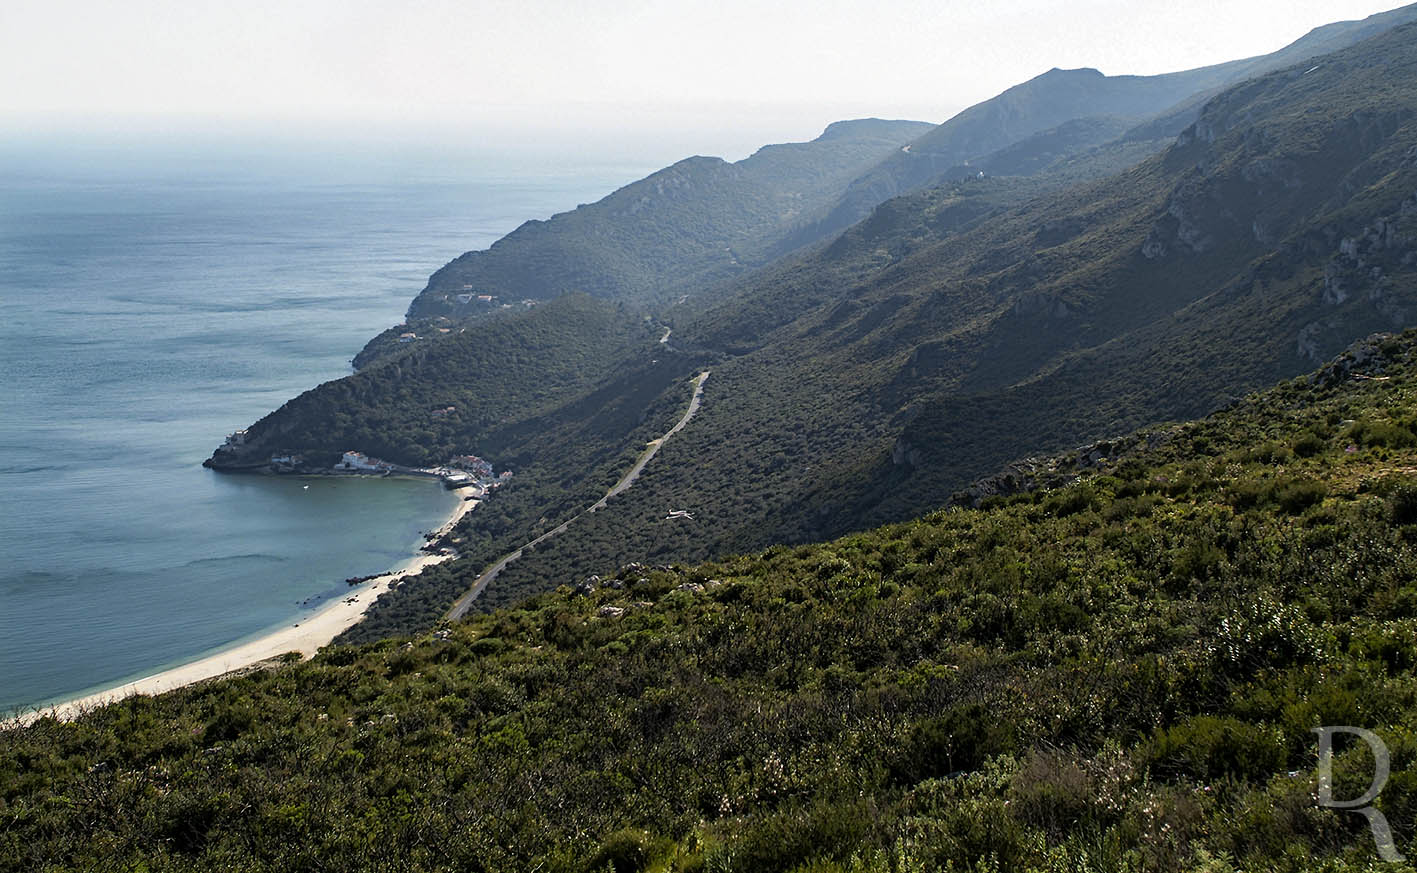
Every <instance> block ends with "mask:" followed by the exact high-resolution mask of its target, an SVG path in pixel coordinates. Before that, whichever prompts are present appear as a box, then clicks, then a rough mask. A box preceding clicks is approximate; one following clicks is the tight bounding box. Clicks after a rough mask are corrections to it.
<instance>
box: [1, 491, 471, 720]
mask: <svg viewBox="0 0 1417 873" xmlns="http://www.w3.org/2000/svg"><path fill="white" fill-rule="evenodd" d="M479 503H480V501H477V500H463V501H462V502H461V503H459V504H458V505H457V507H456V508H455V509H454V511H453V514H452V516H451V517H450V518H449V519H448V521H447V522H446V523H445V524H444V525H443V526H442V527H441V528H439V530H438V533H439V535H442V534H443V533H446V532H447V531H449V530H451V529H452V527H453V526H454V525H456V524H457V523H458V522H459V521H460V520H461V519H462V517H463V516H464V515H467V514H468V513H469V512H471V511H472V510H473V509H474V508H476V507H477V506H478V504H479ZM449 559H450V556H448V555H419V556H417V557H414V558H410V559H409V560H407V561H405V562H404V563H402V564H400V565H399V566H398V567H396V568H395V569H393V570H391V571H389V572H388V573H385V574H384V575H382V576H378V577H376V578H374V579H371V580H369V581H368V582H365V583H363V584H361V585H359V586H357V587H354V588H351V589H350V590H349V592H348V593H347V594H344V595H342V596H341V597H340V598H339V599H338V600H335V601H333V602H331V603H328V604H326V605H325V606H324V607H322V608H320V609H319V610H318V611H316V612H315V613H314V614H312V615H309V616H306V617H304V618H302V619H301V621H300V622H299V623H294V624H292V625H290V626H288V627H283V628H280V629H279V630H275V631H272V632H271V633H268V634H266V635H265V636H262V637H259V638H258V639H254V640H250V641H249V642H245V643H242V644H240V645H237V646H235V647H233V648H230V649H226V650H224V651H221V652H217V653H216V654H214V655H208V656H207V657H204V658H200V659H198V660H196V661H192V662H190V663H187V664H182V665H181V666H178V667H173V668H172V669H170V670H164V671H162V672H161V673H155V674H153V675H151V676H146V677H144V678H142V679H138V680H135V681H133V682H125V683H124V684H122V685H116V686H114V687H112V688H106V689H104V690H103V691H99V692H96V693H94V694H88V695H85V696H84V697H80V698H77V699H75V700H70V701H66V702H64V703H59V704H55V705H53V706H47V707H42V708H40V709H38V710H36V711H34V712H31V713H27V714H25V715H22V716H20V718H19V723H20V724H28V723H30V722H32V721H34V720H36V719H38V718H40V717H42V716H45V715H53V716H55V717H56V718H60V719H67V718H74V717H75V716H78V715H80V714H82V713H84V712H87V711H89V710H92V709H94V708H96V707H98V706H101V705H103V704H107V703H113V702H115V701H118V700H122V699H123V698H125V697H128V696H131V695H134V694H148V695H152V694H162V693H163V692H165V691H172V690H174V689H177V688H181V687H183V686H184V685H191V684H192V683H194V682H201V681H202V680H204V679H212V678H215V677H217V676H222V675H225V674H227V673H231V672H234V671H237V670H243V669H246V668H248V667H251V666H253V665H255V664H259V663H261V662H262V661H268V660H271V659H272V658H278V657H280V656H281V655H284V654H286V653H287V652H299V653H300V655H301V657H304V658H308V657H310V656H311V655H314V654H315V653H316V652H318V651H319V650H320V649H321V647H323V646H327V645H329V643H330V641H331V640H333V639H334V638H335V637H337V636H339V635H340V634H341V633H342V632H344V631H345V630H347V629H349V628H351V627H353V626H354V625H356V624H358V623H359V621H360V619H362V618H364V613H365V612H366V611H367V610H368V609H369V607H370V605H371V604H373V603H374V601H375V600H376V599H377V598H378V597H379V595H380V594H383V593H384V592H386V591H388V590H389V588H390V587H391V586H392V585H393V584H394V583H396V582H398V580H400V579H402V578H403V577H405V576H412V575H416V574H417V573H418V572H419V571H421V570H422V569H423V568H424V567H428V566H431V565H433V564H438V563H441V562H443V561H446V560H449Z"/></svg>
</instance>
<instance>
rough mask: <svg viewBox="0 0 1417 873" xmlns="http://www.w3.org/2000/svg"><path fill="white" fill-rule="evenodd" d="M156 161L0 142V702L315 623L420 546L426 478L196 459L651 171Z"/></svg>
mask: <svg viewBox="0 0 1417 873" xmlns="http://www.w3.org/2000/svg"><path fill="white" fill-rule="evenodd" d="M142 157H143V158H144V160H142V161H136V162H135V161H105V160H102V159H95V157H94V155H93V154H91V153H84V154H83V155H82V160H79V159H78V158H75V159H74V160H72V161H67V162H66V160H65V158H64V156H63V155H62V154H60V155H57V156H56V154H55V153H54V152H52V151H47V152H44V153H43V154H38V153H28V154H27V153H25V152H24V151H23V150H18V151H16V150H11V151H5V152H0V380H3V392H2V393H0V712H4V711H12V710H15V709H17V708H22V707H30V706H36V705H39V704H43V703H48V702H53V701H58V700H63V699H69V698H72V697H75V696H78V695H80V694H82V693H85V692H87V691H91V690H95V689H99V688H104V687H109V686H111V685H114V684H117V683H119V682H123V681H127V680H130V679H134V678H138V677H140V676H143V675H147V674H150V673H153V672H156V671H157V670H160V669H163V668H165V667H168V666H172V665H175V664H179V663H182V662H185V661H188V660H192V659H194V658H196V657H198V656H201V655H204V654H207V653H210V652H212V651H216V650H219V649H221V648H226V647H229V646H231V645H234V644H236V643H239V642H241V641H243V640H245V639H249V638H251V637H254V636H257V635H260V634H261V633H263V632H266V631H269V630H270V629H273V628H275V627H279V626H281V625H284V624H286V623H289V622H292V621H299V616H300V615H302V614H304V613H305V612H306V611H307V610H310V609H313V608H314V607H316V606H318V605H319V604H320V603H323V602H324V601H326V600H328V599H329V598H331V597H334V596H337V595H338V594H339V593H340V592H341V590H342V589H343V588H344V584H343V581H342V580H343V579H345V578H346V577H349V576H355V575H367V574H372V573H376V572H380V571H383V570H386V569H388V568H390V567H392V566H394V565H396V564H398V563H399V562H401V561H402V560H404V559H406V558H408V557H410V556H411V555H412V554H413V551H414V549H415V548H416V547H417V546H418V545H419V543H420V541H421V536H420V534H421V532H422V531H425V530H430V529H432V528H434V527H437V526H438V525H439V524H441V522H442V521H443V520H444V519H445V518H446V517H447V515H448V514H449V513H450V512H451V510H452V508H453V506H454V505H455V501H456V500H457V498H456V497H455V496H453V495H451V494H449V493H448V492H445V491H443V490H442V489H440V488H438V487H437V486H436V485H434V484H431V483H425V482H415V481H395V480H350V479H340V480H322V479H314V480H305V481H300V480H289V479H280V478H265V477H252V476H232V475H221V474H216V473H212V472H210V471H208V470H205V469H203V468H202V467H201V466H200V464H201V461H202V460H203V459H204V458H205V457H206V456H207V455H208V454H210V452H211V450H212V449H213V448H214V447H215V446H216V445H217V444H218V443H219V442H220V441H221V440H222V438H223V437H224V435H225V434H226V433H228V432H230V431H232V430H235V429H237V428H240V427H245V426H246V425H247V424H249V423H250V422H252V421H254V420H255V419H257V418H259V417H260V416H261V415H263V414H264V413H266V412H268V411H270V410H271V409H274V408H275V407H277V406H279V405H280V404H281V403H283V402H284V401H285V400H287V399H289V398H290V397H292V396H294V395H295V394H297V393H299V392H300V391H302V390H305V389H307V388H310V387H313V386H314V385H315V384H317V383H319V382H321V381H324V380H327V379H333V378H338V377H339V376H341V375H344V374H345V373H347V372H349V363H348V362H349V360H350V358H351V357H352V356H353V355H354V354H355V353H356V352H357V351H358V350H359V348H360V347H361V346H362V345H363V343H364V342H365V341H366V340H367V339H368V338H369V337H371V336H373V335H374V334H375V333H377V332H378V331H380V330H382V329H383V328H385V327H387V326H389V325H390V324H393V323H396V322H398V321H399V320H400V319H401V318H402V314H403V311H404V309H405V308H406V307H407V305H408V302H409V301H410V300H411V299H412V297H413V296H414V295H415V294H416V293H417V292H418V290H419V289H421V288H422V287H423V284H424V283H425V282H426V280H427V277H428V275H429V274H430V273H431V272H432V271H433V270H435V269H437V268H438V267H439V266H441V265H442V264H443V263H445V262H446V261H447V260H449V259H450V258H452V257H453V256H455V255H457V254H459V253H461V252H462V251H465V250H469V249H477V248H483V247H485V246H487V245H489V244H490V243H491V242H493V241H494V240H495V239H497V238H498V237H500V236H502V235H503V234H505V233H507V232H508V231H510V230H511V229H513V228H514V227H515V226H516V225H517V224H519V223H520V222H521V221H523V220H525V219H529V218H537V217H546V216H549V215H550V214H552V213H554V212H557V211H562V210H565V209H570V208H573V207H574V206H575V205H576V204H577V203H579V202H583V201H590V200H594V199H598V198H599V197H600V196H603V195H604V194H605V193H608V192H609V191H610V190H612V189H613V188H615V187H616V186H618V185H620V184H624V183H625V182H627V181H629V180H631V179H633V178H636V177H637V176H639V175H643V174H644V172H645V168H644V167H638V166H626V165H625V163H624V162H618V161H615V160H604V161H600V162H598V163H596V162H589V161H584V160H582V161H580V162H579V163H575V162H567V161H550V162H547V163H546V164H544V165H540V166H538V165H534V164H528V163H520V164H519V163H516V162H507V161H498V160H495V159H481V160H457V161H455V160H451V159H444V157H439V158H438V159H437V160H428V161H422V162H409V161H408V160H406V157H407V156H406V155H403V156H395V157H391V158H390V159H388V160H374V161H359V162H351V163H347V164H344V165H339V166H335V167H330V166H325V165H322V164H321V162H320V161H319V160H318V153H317V152H312V151H306V152H303V153H302V154H300V155H293V156H292V159H291V160H289V161H283V160H282V159H281V156H279V155H277V156H274V157H272V156H269V155H267V156H263V158H262V159H261V160H260V161H255V162H244V163H242V162H234V163H231V164H228V163H224V162H222V161H218V160H210V161H203V160H199V159H198V160H194V159H193V156H192V155H177V156H172V155H166V156H165V155H164V154H163V153H162V151H161V149H160V148H155V149H154V150H153V151H152V152H150V153H144V154H143V155H142ZM199 157H200V156H199ZM395 158H397V159H395ZM410 166H413V167H414V168H415V169H416V171H415V172H411V171H409V169H408V168H409V167H410ZM316 169H318V170H319V171H318V172H316V171H315V170H316ZM350 448H357V447H350ZM473 449H475V447H470V450H473ZM304 485H309V486H310V487H309V488H305V487H303V486H304Z"/></svg>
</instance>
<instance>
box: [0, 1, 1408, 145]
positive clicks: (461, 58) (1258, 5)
mask: <svg viewBox="0 0 1417 873" xmlns="http://www.w3.org/2000/svg"><path fill="white" fill-rule="evenodd" d="M1396 5H1398V4H1396V3H1394V2H1393V0H1223V2H1212V0H1160V2H1158V0H1066V2H1062V0H1010V2H1007V3H1003V2H997V3H996V2H954V0H937V2H915V0H876V2H864V0H791V2H781V3H769V2H763V0H713V2H700V0H680V2H633V0H596V2H550V0H465V2H445V0H400V2H382V0H308V2H302V0H279V2H269V0H181V2H159V0H3V2H0V125H3V126H4V127H5V128H8V129H10V130H12V131H13V130H16V129H19V128H22V127H26V126H29V127H33V126H35V125H36V124H48V123H54V122H72V121H74V120H75V119H96V120H95V121H94V123H95V124H97V123H100V122H101V123H104V124H122V123H126V122H125V119H142V120H145V121H147V122H157V123H170V122H168V121H164V119H172V118H179V119H182V120H183V121H184V123H185V122H195V121H203V120H206V121H211V120H221V121H222V122H224V123H225V122H231V121H256V122H269V121H278V122H282V123H289V122H292V121H299V122H300V123H302V124H308V125H313V126H318V125H324V124H333V125H343V126H345V127H346V128H347V127H348V126H349V125H350V124H351V123H352V122H353V123H357V124H360V125H362V124H366V123H373V124H374V125H375V126H379V127H390V126H398V125H406V126H408V128H409V129H414V128H421V127H426V126H428V125H430V124H434V123H437V124H442V123H445V122H457V123H458V124H460V125H461V126H463V127H465V128H466V129H468V130H474V131H480V132H481V133H482V135H485V136H487V137H490V138H493V139H497V138H501V139H503V140H509V141H513V142H514V141H516V139H517V138H518V137H528V138H530V137H534V136H539V135H546V136H566V135H571V136H575V135H584V136H586V137H587V138H588V139H592V140H596V139H606V138H613V137H615V136H623V135H625V134H626V133H637V132H640V131H643V130H646V129H650V128H657V129H658V130H659V131H660V132H661V133H662V134H663V135H665V136H668V137H671V138H672V137H674V136H678V135H685V136H692V137H697V140H696V141H699V142H703V143H704V148H700V149H698V150H699V151H708V152H713V151H714V150H715V148H717V152H718V153H725V152H730V153H731V152H733V151H735V150H738V151H742V150H744V149H745V148H746V146H747V145H748V144H749V143H758V142H764V141H772V140H785V139H807V138H810V137H812V136H813V135H815V134H816V132H817V131H818V130H819V129H820V128H821V127H822V126H823V125H824V124H825V123H826V122H827V121H830V120H832V119H836V118H846V117H859V116H866V115H875V116H883V117H897V118H918V119H921V120H926V121H936V122H938V121H943V120H944V119H946V118H947V117H949V116H950V115H951V114H953V113H954V112H955V111H957V110H959V109H960V108H963V107H964V106H967V105H969V104H971V103H974V102H977V101H979V100H982V99H985V98H987V97H990V96H992V95H993V94H996V93H998V92H999V91H1001V90H1003V89H1004V88H1006V87H1008V86H1009V85H1012V84H1015V83H1017V82H1020V81H1023V80H1024V79H1027V78H1030V77H1032V76H1034V75H1037V74H1038V73H1040V72H1043V71H1045V70H1047V69H1049V68H1050V67H1054V66H1058V67H1080V66H1092V67H1097V68H1099V69H1101V70H1102V71H1103V72H1105V73H1111V74H1117V73H1159V72H1167V71H1172V70H1178V69H1185V68H1189V67H1194V66H1200V65H1203V64H1211V63H1217V62H1220V61H1225V60H1231V59H1234V58H1239V57H1246V56H1250V55H1255V54H1261V53H1264V52H1269V51H1272V50H1274V49H1277V48H1279V47H1281V46H1283V45H1284V44H1286V43H1288V42H1291V41H1293V40H1294V39H1296V38H1298V37H1299V36H1302V35H1303V34H1304V33H1305V32H1306V31H1308V30H1309V29H1310V28H1312V27H1314V26H1317V25H1319V24H1324V23H1327V22H1330V21H1337V20H1343V19H1350V18H1361V17H1364V16H1366V15H1369V14H1371V13H1373V12H1378V11H1382V10H1384V9H1389V8H1394V7H1395V6H1396Z"/></svg>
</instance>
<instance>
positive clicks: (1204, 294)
mask: <svg viewBox="0 0 1417 873" xmlns="http://www.w3.org/2000/svg"><path fill="white" fill-rule="evenodd" d="M1413 35H1414V30H1413V29H1412V28H1411V27H1408V28H1404V29H1399V30H1397V31H1394V32H1392V33H1390V34H1388V35H1386V36H1384V37H1380V38H1378V39H1376V40H1374V41H1371V42H1369V43H1366V44H1364V45H1362V46H1359V47H1356V48H1354V49H1351V50H1348V51H1345V52H1343V53H1340V54H1338V55H1333V56H1330V57H1329V59H1328V60H1327V61H1326V62H1325V64H1324V66H1323V67H1321V68H1320V69H1319V70H1316V71H1314V72H1311V73H1308V74H1307V75H1305V74H1304V72H1305V70H1306V69H1307V67H1305V68H1296V69H1293V70H1290V71H1283V72H1280V73H1275V74H1271V75H1270V76H1267V77H1264V78H1262V79H1259V80H1255V81H1254V82H1253V83H1250V84H1247V85H1243V86H1239V87H1237V88H1236V89H1233V90H1231V91H1229V92H1226V94H1224V95H1222V96H1220V97H1218V98H1217V99H1216V100H1215V101H1213V102H1212V103H1211V104H1210V105H1209V106H1208V107H1207V110H1206V113H1205V115H1204V116H1203V117H1202V118H1201V119H1200V120H1199V121H1198V122H1197V124H1196V125H1195V126H1194V128H1193V130H1192V131H1191V132H1189V133H1187V134H1185V135H1183V136H1182V137H1181V139H1180V140H1178V142H1177V143H1176V144H1175V145H1173V147H1172V148H1170V149H1168V150H1167V151H1166V152H1165V153H1164V154H1162V155H1158V156H1157V157H1155V158H1153V159H1151V160H1149V161H1147V162H1145V163H1143V164H1142V165H1140V166H1138V167H1136V168H1134V169H1132V170H1129V171H1126V172H1124V173H1122V174H1120V175H1117V176H1113V177H1110V178H1107V179H1103V180H1100V181H1096V182H1091V183H1086V184H1083V185H1080V186H1075V187H1071V188H1066V189H1063V190H1057V191H1054V192H1052V193H1048V194H1045V195H1043V196H1039V197H1037V198H1036V199H1034V200H1032V201H1029V202H1027V203H1025V204H1024V205H1022V206H1016V207H1012V208H1005V209H1004V210H1003V211H1002V212H991V211H990V209H989V206H990V203H991V201H992V200H995V199H1000V198H1002V199H1005V200H1007V198H1008V196H1009V192H1010V189H1011V186H1014V185H1018V184H1028V180H1021V181H1020V180H1009V179H982V180H974V181H972V182H968V183H962V184H960V185H955V186H950V187H947V188H939V189H934V190H932V191H929V192H923V193H922V194H919V195H913V196H912V197H910V198H906V199H905V200H903V201H893V202H892V203H890V204H887V205H886V206H884V207H882V208H881V209H880V210H877V213H876V214H875V216H873V217H872V218H871V219H868V220H867V221H865V222H863V223H862V224H860V225H858V226H857V227H855V228H853V229H852V230H851V231H849V232H848V233H847V234H845V235H844V236H843V237H842V238H841V239H839V240H838V241H836V242H835V243H833V244H832V245H831V246H829V247H827V248H826V249H824V250H823V251H821V252H818V253H815V254H813V255H811V256H808V257H803V258H798V259H795V260H793V261H791V262H789V263H784V264H782V265H777V266H774V267H772V268H769V269H768V270H766V271H764V272H763V273H761V274H760V275H759V276H756V277H754V278H753V280H752V281H749V282H746V283H744V284H742V285H741V286H740V287H739V289H738V293H737V296H736V297H734V298H733V299H731V300H729V301H727V302H725V303H723V304H721V305H719V306H717V307H714V308H712V309H710V310H709V311H708V312H706V313H704V314H703V315H700V316H698V317H688V318H686V320H685V321H684V323H682V324H679V325H678V327H676V332H675V335H674V337H673V339H672V340H671V344H675V343H678V344H679V347H680V348H682V349H685V350H688V349H697V350H705V349H709V350H715V351H717V352H719V353H721V354H722V355H723V356H724V357H723V360H722V361H721V362H720V363H718V364H716V365H715V370H714V377H713V380H712V382H711V383H710V384H709V386H708V390H707V392H706V394H705V400H704V409H703V411H702V412H701V413H700V415H699V417H698V418H697V419H696V420H695V424H694V428H693V429H692V430H691V431H687V432H686V434H685V436H686V437H690V438H688V439H684V440H681V441H680V442H679V443H678V444H676V445H669V446H667V447H666V448H665V451H664V452H663V453H662V454H661V456H660V457H659V458H658V459H657V464H656V467H655V468H654V469H653V470H650V471H647V473H646V476H645V477H644V480H643V481H642V482H641V484H640V485H639V486H638V487H637V488H636V490H635V491H634V492H632V493H630V494H627V495H625V496H624V497H623V498H621V499H620V500H619V501H618V502H617V503H612V505H611V507H610V510H611V511H610V512H607V513H605V514H603V516H601V517H598V518H597V519H596V526H587V527H583V528H581V529H580V530H579V531H578V532H572V533H573V535H572V536H570V537H567V538H563V539H559V540H557V541H554V542H552V543H550V544H548V545H547V547H546V548H544V549H541V550H538V553H537V554H536V555H535V556H533V557H532V559H531V560H524V561H522V562H519V564H518V565H517V566H516V567H515V568H513V570H512V571H511V572H510V573H508V574H507V575H506V576H505V577H504V578H502V579H500V580H499V583H498V584H499V585H500V586H503V587H504V589H505V590H504V592H503V593H502V594H501V595H498V594H497V593H496V592H489V593H490V594H492V595H493V596H494V599H496V598H498V597H502V598H514V597H515V596H517V594H518V593H520V592H525V591H533V590H538V588H539V587H541V586H544V585H545V584H546V582H547V580H554V579H559V578H564V577H566V576H567V575H573V574H575V573H577V572H581V573H584V572H596V571H597V570H598V569H600V568H602V567H604V566H607V565H610V566H614V565H616V564H619V563H623V562H625V561H629V560H634V559H635V557H636V556H641V555H648V556H651V559H653V560H702V559H705V558H708V557H711V556H714V555H718V554H723V553H725V552H731V551H739V550H744V549H751V548H758V547H762V546H765V545H767V544H770V543H774V542H806V541H811V540H816V539H821V538H823V537H829V536H834V535H838V534H840V533H844V532H846V531H849V530H853V529H859V528H861V527H863V526H866V525H869V524H872V523H882V522H887V521H892V520H898V519H903V518H908V517H911V516H913V515H916V514H919V513H921V512H924V511H927V510H928V509H929V508H930V507H932V506H937V505H939V504H940V503H941V502H943V501H944V500H946V499H947V498H948V497H949V496H950V495H952V494H953V493H954V492H955V491H957V490H958V489H960V488H962V487H964V486H965V485H967V484H968V483H969V482H970V481H972V480H974V479H976V478H978V477H980V476H984V475H988V474H989V473H990V472H991V471H993V470H996V469H998V468H1000V467H1002V466H1004V465H1005V464H1007V463H1009V462H1011V461H1013V460H1015V459H1018V458H1021V457H1024V456H1027V455H1031V454H1035V453H1038V452H1042V451H1055V450H1060V449H1064V448H1067V447H1070V446H1075V445H1078V444H1081V443H1083V442H1086V441H1089V440H1095V439H1101V438H1105V437H1107V436H1109V435H1115V434H1117V433H1123V432H1126V431H1127V430H1129V429H1132V428H1135V427H1138V426H1142V425H1144V424H1145V423H1147V422H1153V421H1160V420H1168V419H1173V420H1174V419H1181V418H1186V417H1190V416H1194V415H1198V414H1202V413H1204V412H1205V411H1207V410H1210V409H1214V408H1217V407H1219V406H1222V405H1224V404H1225V403H1226V402H1228V401H1229V400H1230V399H1231V398H1233V397H1234V396H1236V395H1237V394H1239V393H1242V392H1243V391H1245V390H1249V389H1253V388H1255V387H1258V386H1261V385H1264V384H1267V383H1270V382H1272V381H1274V380H1276V379H1279V378H1284V377H1287V376H1292V375H1294V374H1296V373H1300V372H1303V371H1304V370H1306V369H1307V368H1309V367H1311V366H1313V364H1314V363H1315V361H1316V360H1319V359H1322V358H1323V357H1326V356H1329V355H1332V354H1334V353H1336V352H1337V351H1338V350H1339V349H1341V348H1342V347H1343V346H1344V345H1345V344H1347V343H1348V342H1351V341H1353V340H1354V339H1356V338H1357V337H1360V336H1363V335H1366V334H1367V333H1369V332H1371V331H1373V330H1377V329H1384V328H1392V327H1395V326H1402V325H1405V324H1408V323H1410V321H1409V319H1410V317H1411V316H1410V313H1412V312H1413V311H1414V309H1413V305H1414V303H1417V274H1414V267H1417V254H1414V252H1417V225H1414V223H1413V220H1414V217H1417V208H1414V205H1413V204H1415V203H1417V160H1414V155H1417V127H1415V126H1414V125H1413V121H1414V120H1417V105H1414V98H1413V95H1414V94H1417V87H1413V86H1414V85H1417V67H1414V61H1415V60H1417V44H1415V43H1414V41H1413ZM670 506H673V507H675V508H689V509H693V510H695V518H696V521H695V524H694V525H693V526H692V528H690V527H686V526H679V527H669V526H666V525H665V524H663V523H662V521H661V517H662V516H663V514H664V509H665V508H667V507H670ZM498 602H507V601H506V600H499V601H498Z"/></svg>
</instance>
